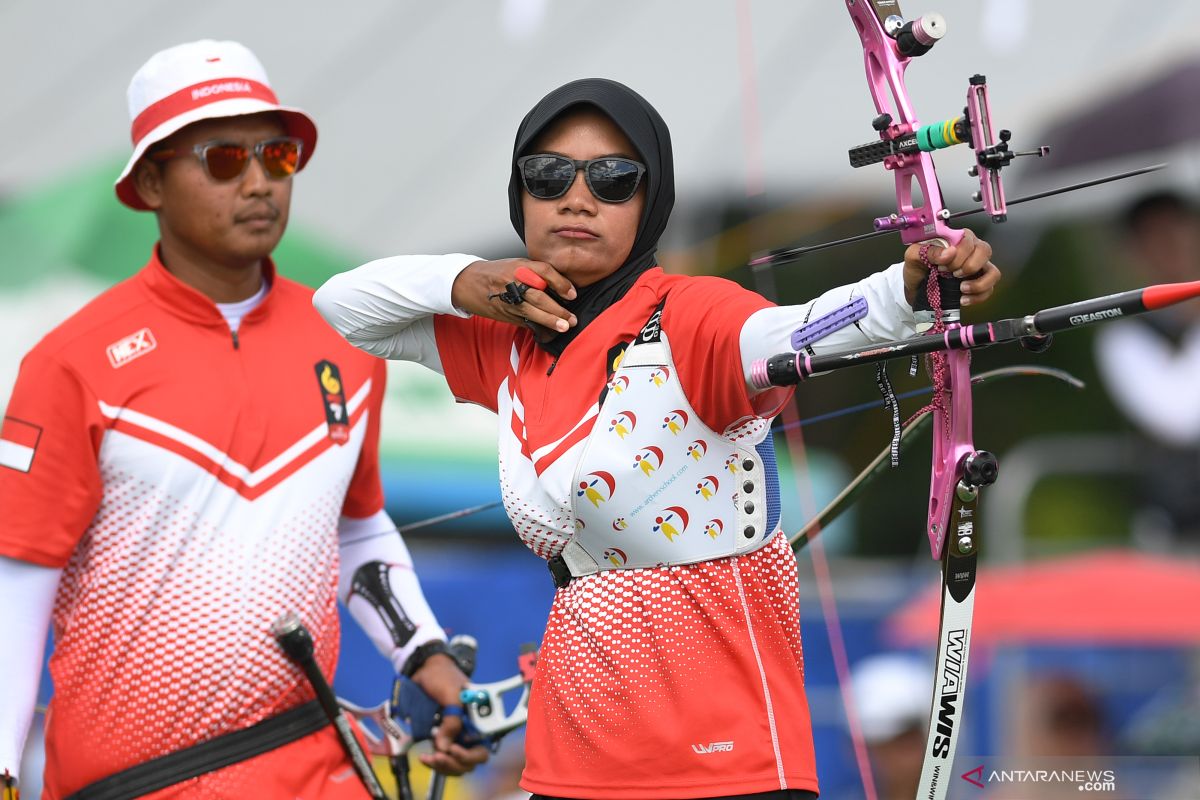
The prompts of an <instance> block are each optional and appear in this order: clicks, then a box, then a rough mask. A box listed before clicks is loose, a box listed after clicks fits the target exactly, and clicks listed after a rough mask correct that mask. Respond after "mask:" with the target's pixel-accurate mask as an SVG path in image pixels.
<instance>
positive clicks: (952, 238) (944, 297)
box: [913, 228, 963, 323]
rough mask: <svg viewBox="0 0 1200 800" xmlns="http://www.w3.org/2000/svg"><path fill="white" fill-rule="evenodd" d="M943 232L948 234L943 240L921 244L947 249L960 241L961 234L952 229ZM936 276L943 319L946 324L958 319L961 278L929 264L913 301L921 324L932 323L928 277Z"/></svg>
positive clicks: (927, 241)
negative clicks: (943, 313)
mask: <svg viewBox="0 0 1200 800" xmlns="http://www.w3.org/2000/svg"><path fill="white" fill-rule="evenodd" d="M939 232H944V233H946V234H948V235H947V236H946V237H945V238H942V237H938V238H935V239H927V240H925V241H924V242H921V244H933V245H937V246H938V247H949V246H950V245H952V244H953V245H957V244H958V243H959V242H961V241H962V237H963V232H962V231H960V230H954V229H952V228H945V229H944V231H939ZM935 273H936V274H937V287H938V293H939V297H940V298H941V303H940V306H941V309H942V311H943V312H946V313H945V315H944V317H943V319H944V320H945V321H946V322H956V321H957V320H958V319H959V316H960V315H959V309H960V308H961V306H962V278H956V277H954V276H953V275H951V274H949V273H946V272H942V271H941V270H940V269H938V268H937V266H935V265H933V264H929V272H928V273H926V274H925V277H924V278H922V279H921V282H920V283H919V284H917V292H916V297H915V298H914V299H913V311H914V312H916V315H917V319H918V320H919V321H921V322H922V323H932V322H933V321H934V319H933V317H934V315H933V308H932V306H930V304H929V289H928V285H929V276H930V275H933V274H935Z"/></svg>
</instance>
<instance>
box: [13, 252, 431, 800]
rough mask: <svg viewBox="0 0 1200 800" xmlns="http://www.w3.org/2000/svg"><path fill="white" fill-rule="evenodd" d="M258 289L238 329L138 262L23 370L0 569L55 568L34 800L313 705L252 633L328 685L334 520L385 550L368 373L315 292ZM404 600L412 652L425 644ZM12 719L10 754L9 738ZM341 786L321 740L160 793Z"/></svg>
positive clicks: (322, 790)
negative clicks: (300, 638)
mask: <svg viewBox="0 0 1200 800" xmlns="http://www.w3.org/2000/svg"><path fill="white" fill-rule="evenodd" d="M265 272H266V274H265V278H266V280H267V281H268V283H269V286H270V288H269V291H268V292H267V294H266V296H265V298H264V299H263V301H262V302H261V304H260V305H259V306H258V307H257V308H255V309H254V310H253V311H251V312H250V313H249V314H247V315H246V316H245V317H244V318H243V319H242V320H241V323H240V327H239V328H238V330H237V333H236V334H233V333H231V330H230V327H229V325H228V324H227V322H226V320H225V318H224V317H223V316H222V315H221V313H220V311H219V310H218V309H217V307H216V306H215V305H214V304H213V303H212V302H211V301H210V300H209V299H208V298H206V297H205V296H203V295H202V294H200V293H199V292H197V291H196V290H194V289H192V288H190V287H189V286H187V285H185V284H183V283H182V282H180V281H179V280H178V279H177V278H175V277H174V276H173V275H171V274H170V273H169V272H168V271H167V270H166V269H165V268H164V267H163V265H162V264H161V263H160V261H159V260H158V257H157V254H156V255H155V257H154V258H152V259H151V261H150V262H149V264H147V265H146V267H145V268H144V269H142V270H141V271H140V272H139V273H138V274H137V275H135V276H134V277H132V278H130V279H128V280H126V281H124V282H122V283H120V284H118V285H117V286H115V287H114V288H112V289H110V290H109V291H107V292H105V293H104V294H103V295H101V296H100V297H98V298H97V299H95V300H94V301H92V302H91V303H89V304H88V305H87V306H86V307H84V308H83V309H82V310H81V311H79V312H78V313H77V314H75V315H74V316H72V317H71V318H70V319H68V320H67V321H66V322H64V323H63V324H62V325H60V326H59V327H58V328H56V329H55V330H54V331H53V332H51V333H50V334H49V335H48V336H47V337H46V338H45V339H43V340H42V341H41V342H40V343H39V344H38V345H37V346H36V347H35V348H34V349H33V350H32V351H31V352H30V353H29V354H28V355H27V356H26V357H25V359H24V361H23V362H22V365H21V371H20V375H19V377H18V380H17V384H16V388H15V389H14V392H13V395H12V398H11V401H10V402H9V404H8V407H7V410H6V412H5V413H6V416H5V420H4V424H3V428H2V429H0V556H2V557H3V558H0V562H4V564H5V565H7V566H9V567H10V568H11V566H12V565H18V566H19V565H21V564H25V565H27V568H26V571H25V572H24V573H20V571H19V570H18V573H19V574H28V572H29V570H31V569H34V565H40V566H41V567H42V568H53V569H61V570H62V573H61V581H59V582H58V589H57V596H56V599H55V602H54V608H53V626H54V628H53V629H54V640H55V648H54V653H53V655H52V656H51V660H50V670H51V675H52V677H53V679H54V696H53V699H52V701H51V703H50V709H49V712H48V715H47V769H46V793H47V795H46V796H48V797H51V798H55V797H60V796H64V795H66V794H69V793H71V792H73V791H75V790H77V789H79V788H81V787H82V786H84V785H86V784H88V783H90V782H93V781H95V780H98V779H100V778H103V777H106V776H108V775H110V774H112V773H115V772H118V771H120V770H121V769H124V768H127V767H129V766H132V765H134V764H138V763H140V762H142V761H145V760H148V759H150V758H153V757H156V756H159V755H163V754H165V753H169V752H172V751H174V750H178V749H182V748H185V747H187V746H189V745H191V744H194V743H196V742H198V741H201V740H204V739H208V738H211V737H213V736H215V735H218V734H221V733H225V732H229V731H232V730H236V729H240V728H244V727H247V726H249V725H252V724H254V723H256V722H258V721H260V720H262V719H264V718H266V717H269V716H272V715H274V714H277V713H279V712H281V711H284V710H286V709H288V708H290V707H292V706H295V705H297V704H299V703H301V702H304V701H306V700H309V699H312V697H313V694H312V692H311V690H310V689H309V687H308V685H307V682H306V680H305V679H304V677H303V675H302V674H301V673H300V672H299V671H298V670H297V668H296V667H295V666H293V665H292V664H290V663H289V662H288V660H287V659H286V658H285V656H284V655H283V653H282V652H281V651H280V649H279V647H278V646H277V645H276V643H275V641H274V640H273V639H272V637H271V634H270V626H271V623H272V622H273V621H274V620H275V619H276V618H278V617H279V616H280V615H281V614H283V613H284V612H286V611H294V612H296V613H298V614H299V615H300V617H301V619H302V620H303V621H304V622H305V624H306V625H307V626H308V628H309V629H310V631H311V632H312V634H313V637H314V639H315V641H316V643H317V651H316V657H317V661H318V663H319V664H320V666H321V668H322V670H323V671H324V672H325V674H326V675H327V676H330V677H332V675H333V672H334V667H335V664H336V661H337V648H338V635H339V634H338V617H337V610H336V601H337V597H338V583H339V576H338V562H339V555H338V547H339V540H338V531H339V520H341V521H342V527H343V528H347V527H348V528H350V529H351V530H353V531H354V532H355V533H356V535H358V537H359V540H360V541H362V540H364V539H365V538H366V537H370V536H372V535H374V534H378V533H386V532H387V531H388V530H389V529H390V530H392V531H393V532H394V527H393V526H391V525H390V523H388V522H387V520H386V517H385V516H383V515H382V508H383V494H382V489H381V484H380V476H379V466H378V465H379V459H378V442H379V424H380V421H379V415H380V408H381V402H382V397H383V392H384V382H385V374H386V373H385V366H386V365H385V363H384V362H382V361H380V360H378V359H376V358H372V357H370V356H368V355H366V354H364V353H362V352H361V351H359V350H356V349H355V348H352V347H350V346H349V345H348V344H346V342H345V341H344V340H343V339H342V338H341V337H339V336H338V335H337V334H336V333H335V332H334V331H332V330H331V329H330V328H329V326H328V325H326V324H325V323H324V322H323V321H322V320H321V319H320V317H319V316H317V315H316V314H315V313H314V312H313V309H312V305H311V295H312V291H311V290H310V289H308V288H306V287H304V286H301V285H300V284H297V283H294V282H292V281H290V280H287V279H286V278H283V277H281V276H278V275H275V272H274V267H273V266H272V265H271V264H270V263H269V262H268V263H267V264H266V269H265ZM381 528H382V529H383V530H380V529H381ZM368 529H370V530H368ZM373 541H374V540H373ZM397 547H398V548H399V550H400V553H399V555H397V556H395V559H397V560H403V559H407V553H406V552H404V551H403V545H402V544H399V543H398V539H397V540H396V543H394V545H393V547H392V548H391V549H392V551H395V550H396V548H397ZM6 559H8V561H6ZM406 568H407V569H408V571H409V572H411V562H409V563H408V564H407V566H406ZM48 574H51V575H53V574H54V573H53V572H49V573H48ZM343 583H344V584H346V583H348V576H344V577H343ZM345 593H346V591H345V589H343V595H344V594H345ZM423 602H424V601H423V598H422V599H421V600H420V603H419V605H421V608H419V609H416V610H415V611H414V616H419V617H421V619H422V620H427V621H428V623H429V624H428V625H427V630H425V631H423V632H422V635H421V637H420V639H421V640H424V639H428V638H434V637H435V636H436V637H440V636H442V633H441V631H440V629H436V623H435V622H432V617H431V615H430V614H429V613H428V608H427V607H425V606H424V605H423ZM351 607H352V609H353V608H354V604H352V606H351ZM410 611H413V609H410ZM379 625H380V627H382V623H379ZM44 635H45V634H44V630H43V632H42V634H41V637H40V638H41V639H43V640H44ZM418 643H419V641H413V642H412V646H413V647H415V645H416V644H418ZM40 644H41V642H40V641H38V640H37V639H35V640H34V642H33V643H32V645H34V646H35V649H37V650H38V651H39V652H40ZM407 649H409V650H411V647H410V648H407ZM14 656H19V657H21V658H24V656H25V653H23V652H21V653H16V654H14ZM33 659H34V661H33V663H34V668H35V669H36V668H37V665H38V664H39V663H40V661H39V660H38V659H37V656H36V655H34V656H33ZM9 691H14V689H13V688H12V687H4V692H3V693H4V694H7V692H9ZM5 702H6V704H9V706H10V709H11V708H14V707H20V706H22V705H24V704H25V703H26V702H27V703H28V704H29V706H31V705H32V698H31V697H11V696H7V697H5ZM11 715H12V712H11V710H10V711H9V712H6V713H3V714H0V718H3V719H0V722H3V723H4V724H3V725H0V727H3V728H4V730H2V731H0V734H3V737H2V738H3V741H4V744H5V745H6V747H5V749H8V748H11V747H12V744H11V743H12V741H13V740H14V739H15V740H16V741H17V742H18V744H17V747H19V741H20V739H22V738H23V735H24V734H23V728H22V729H21V730H18V731H17V732H16V733H15V734H14V733H13V729H16V728H20V727H21V721H20V720H16V721H14V720H13V719H12V718H11ZM0 755H4V756H5V757H8V758H11V757H12V753H11V752H6V753H2V754H0ZM12 766H13V767H15V766H16V765H15V764H13V765H12ZM347 776H352V773H351V772H350V771H349V764H348V762H346V760H345V756H344V754H343V753H342V751H341V748H340V746H339V744H338V742H337V739H336V737H335V736H334V735H333V732H332V729H326V730H324V731H321V732H318V733H316V734H312V735H311V736H309V737H306V738H305V739H301V740H299V741H297V742H295V743H293V744H292V745H289V746H287V747H285V748H282V749H280V750H277V751H273V752H271V753H268V754H265V755H264V756H261V757H259V759H255V760H253V761H251V762H246V763H243V764H240V765H234V766H232V767H229V768H226V769H223V770H220V771H218V772H215V773H212V774H210V775H209V776H205V777H203V778H199V779H196V780H194V781H190V782H188V783H187V784H186V785H184V786H180V787H176V788H175V789H170V790H164V792H163V793H162V794H161V795H157V796H164V797H167V796H174V793H175V792H176V791H184V792H187V791H191V792H193V793H196V795H195V796H198V795H199V794H203V795H204V796H206V797H237V796H247V795H249V794H251V793H252V792H253V793H256V794H258V795H259V796H263V797H281V798H284V797H286V798H292V797H295V796H298V795H303V796H305V797H360V796H363V794H362V788H361V786H359V785H357V784H358V782H357V781H356V780H355V779H353V778H352V777H350V779H349V780H347V779H346V778H347ZM339 786H341V787H342V788H338V787H339Z"/></svg>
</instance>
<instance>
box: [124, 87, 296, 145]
mask: <svg viewBox="0 0 1200 800" xmlns="http://www.w3.org/2000/svg"><path fill="white" fill-rule="evenodd" d="M235 98H239V99H241V98H248V99H251V100H263V101H266V102H268V103H274V104H275V105H278V104H279V100H278V99H277V98H276V97H275V93H274V92H273V91H271V87H270V86H267V85H266V84H265V83H259V82H258V81H252V80H249V79H247V78H217V79H216V80H211V81H203V82H201V83H195V84H192V85H191V86H188V87H185V88H183V89H180V90H179V91H178V92H175V93H174V94H170V95H167V96H166V97H164V98H163V99H162V100H159V101H158V102H156V103H151V104H150V105H148V106H146V109H145V110H144V111H142V113H140V114H138V115H137V119H135V120H134V121H133V126H132V128H131V131H130V133H131V135H132V137H133V143H134V145H136V144H137V143H138V142H140V141H141V140H142V137H143V136H145V135H146V134H147V133H149V132H150V131H152V130H154V129H155V128H157V127H158V126H159V125H162V124H163V123H164V122H167V121H168V120H171V119H173V118H175V117H177V116H179V115H180V114H184V113H186V112H188V111H191V110H192V109H195V108H200V107H201V106H206V105H208V104H209V103H215V102H217V101H218V100H231V99H235Z"/></svg>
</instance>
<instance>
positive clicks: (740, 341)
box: [314, 79, 1000, 799]
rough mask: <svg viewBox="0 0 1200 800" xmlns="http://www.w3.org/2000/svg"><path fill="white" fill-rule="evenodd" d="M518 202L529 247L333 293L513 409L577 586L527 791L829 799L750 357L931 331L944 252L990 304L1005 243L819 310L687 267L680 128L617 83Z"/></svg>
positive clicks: (459, 384) (478, 394) (599, 89)
mask: <svg viewBox="0 0 1200 800" xmlns="http://www.w3.org/2000/svg"><path fill="white" fill-rule="evenodd" d="M508 194H509V209H510V216H511V218H512V223H513V227H514V228H515V229H516V232H517V234H518V235H519V236H520V237H521V238H522V239H523V240H524V242H525V245H526V247H527V250H528V256H529V257H528V259H509V260H503V261H486V260H482V259H479V258H478V257H476V256H470V255H449V256H438V257H430V256H401V257H396V258H387V259H383V260H380V261H375V262H372V263H369V264H366V265H364V266H362V267H359V268H358V269H355V270H352V271H350V272H347V273H344V274H342V275H338V276H336V277H334V278H333V279H331V280H330V281H329V282H328V283H327V284H326V285H325V286H324V287H322V288H321V289H320V290H319V291H318V292H317V295H316V297H315V300H314V302H315V304H316V306H317V309H318V310H319V311H320V312H321V314H322V315H324V317H325V318H326V319H327V320H328V321H329V322H330V323H331V324H332V325H333V326H334V327H335V328H336V329H337V330H338V331H339V332H341V333H342V334H343V335H344V336H345V337H346V338H347V339H348V340H349V341H350V342H351V343H353V344H355V345H356V346H358V347H360V348H362V349H364V350H366V351H368V352H370V353H373V354H375V355H378V356H382V357H385V358H391V359H405V360H411V361H417V362H420V363H422V364H424V365H425V366H427V367H429V368H431V369H434V370H436V371H438V372H439V373H441V374H443V375H444V376H445V378H446V382H447V384H448V385H449V387H450V390H451V391H452V392H453V393H454V395H455V397H456V398H458V399H459V400H461V401H464V402H472V403H477V404H479V405H483V406H486V407H487V408H490V409H491V410H492V411H494V412H496V413H497V414H498V415H499V417H500V422H501V424H500V426H499V431H500V432H499V449H500V453H499V456H500V483H501V488H502V494H503V497H504V503H505V507H506V509H507V511H508V515H509V517H510V519H511V520H512V524H513V526H514V528H515V529H516V531H517V533H518V535H519V536H520V537H521V539H522V541H523V542H524V543H525V544H526V545H527V546H528V547H529V548H530V549H531V550H533V552H534V553H536V554H537V555H539V556H541V557H542V558H544V559H547V560H548V561H549V562H550V567H551V572H552V574H553V575H554V577H555V582H556V584H557V585H558V591H557V593H556V594H555V598H554V602H553V606H552V608H551V611H550V617H549V620H548V622H547V627H546V633H545V638H544V640H543V642H542V648H541V651H540V655H539V661H538V676H537V681H536V683H535V687H534V690H533V694H532V698H531V701H530V705H529V722H528V731H527V734H526V742H527V745H526V746H527V766H526V769H525V773H524V776H523V780H522V786H523V787H524V788H525V789H527V790H528V791H530V792H533V793H534V794H535V796H537V797H546V798H594V797H609V798H631V799H632V798H732V797H743V796H753V797H761V798H812V797H815V796H816V792H817V776H816V767H815V757H814V753H813V743H812V732H811V725H810V723H809V717H808V705H807V700H806V698H805V694H804V685H803V656H802V653H801V647H800V627H799V615H798V588H797V577H796V566H795V560H794V557H793V555H792V551H791V549H790V547H789V546H788V542H787V538H786V536H784V535H783V533H782V531H781V529H780V523H779V486H778V477H777V475H776V469H775V458H774V451H773V449H772V446H771V438H770V436H769V427H770V422H771V419H772V418H773V417H774V416H775V415H776V414H777V413H778V412H779V411H780V409H781V407H782V405H783V404H784V403H785V402H786V401H787V400H788V399H789V396H790V395H789V392H790V390H783V389H769V390H766V391H761V390H758V389H756V388H755V384H754V382H753V381H752V379H751V377H752V376H751V366H752V364H753V363H754V362H755V360H756V359H759V358H762V357H765V356H770V355H773V354H775V353H778V352H781V351H784V350H786V349H790V347H789V342H790V338H791V334H792V332H793V331H794V330H796V329H797V328H800V327H803V326H805V325H806V324H809V323H812V322H815V321H817V320H819V319H820V318H822V317H823V316H825V315H826V314H828V313H829V312H831V311H834V310H837V309H839V308H842V307H843V306H845V305H846V304H848V303H852V302H854V301H859V300H860V299H861V300H865V303H866V306H867V311H866V313H865V316H862V317H861V318H860V319H858V320H857V321H855V322H854V323H853V324H851V325H847V326H845V327H842V328H841V329H839V330H837V331H836V332H833V333H831V334H829V335H827V336H825V337H824V338H822V339H821V340H820V341H819V342H817V343H815V344H813V345H812V347H813V348H814V350H816V351H818V352H820V351H833V350H838V349H844V348H848V347H852V346H859V345H863V344H866V343H868V342H871V341H881V340H890V339H899V338H904V337H906V336H910V335H913V334H914V333H915V325H916V320H915V318H914V315H913V310H912V300H913V297H914V295H915V290H916V287H917V285H918V283H919V282H920V280H921V279H922V278H923V277H924V276H925V274H926V272H927V271H928V269H929V267H928V266H927V265H926V263H932V264H936V265H938V266H939V268H941V269H943V270H945V271H948V272H951V273H953V274H954V275H956V276H958V277H960V278H963V279H964V282H963V284H962V291H963V304H964V305H970V304H973V303H978V302H980V301H982V300H985V299H986V298H988V297H989V296H990V295H991V293H992V291H993V288H994V287H995V285H996V282H997V281H998V280H999V277H1000V273H999V271H998V270H997V269H996V267H995V266H994V265H992V264H991V263H990V261H989V257H990V254H991V248H990V247H989V246H988V245H987V244H986V243H985V242H983V241H980V240H979V239H977V238H976V237H975V236H974V235H973V234H971V233H969V232H967V233H966V235H965V237H964V238H963V240H962V242H961V243H960V244H959V245H958V246H957V247H949V248H945V249H942V248H939V247H936V246H934V247H930V248H928V250H927V257H928V262H923V261H922V260H921V258H920V255H919V253H918V250H919V248H918V247H917V246H915V245H914V246H911V247H909V248H908V250H907V251H906V253H905V259H904V263H902V264H895V265H893V266H891V267H889V268H888V269H886V270H883V271H881V272H878V273H875V274H873V275H871V276H869V277H867V278H865V279H863V280H861V281H859V282H857V283H854V284H850V285H848V286H843V287H840V288H837V289H833V290H831V291H829V292H826V293H825V294H823V295H821V296H820V297H818V298H817V299H816V300H813V301H811V302H809V303H806V304H803V305H798V306H786V307H776V306H774V305H772V304H771V303H769V302H768V301H767V300H765V299H763V298H762V297H760V296H759V295H757V294H754V293H753V292H750V291H747V290H745V289H743V288H741V287H739V286H738V285H736V284H734V283H731V282H729V281H726V280H722V279H718V278H712V277H689V276H683V275H668V274H666V273H664V272H663V271H662V269H661V268H659V267H658V266H657V263H656V259H655V248H656V246H657V243H658V240H659V237H660V235H661V234H662V232H663V230H664V229H665V227H666V225H667V220H668V217H669V216H670V212H671V208H672V205H673V203H674V194H675V193H674V174H673V167H672V154H671V140H670V134H669V132H668V130H667V126H666V124H665V123H664V122H663V120H662V118H661V117H660V116H659V114H658V113H657V111H655V109H654V108H653V107H652V106H651V105H650V104H649V103H648V102H646V100H644V99H643V98H642V97H641V96H639V95H638V94H636V93H635V92H633V91H632V90H630V89H629V88H627V87H625V86H623V85H621V84H619V83H615V82H613V81H608V80H600V79H588V80H580V81H575V82H573V83H569V84H567V85H565V86H562V87H560V88H558V89H556V90H554V91H553V92H551V93H550V94H548V95H547V96H546V97H544V98H543V99H542V100H541V101H540V102H538V104H537V105H536V106H534V108H533V110H532V111H530V112H529V114H528V115H527V116H526V117H525V119H524V120H523V121H522V123H521V125H520V128H519V130H518V132H517V137H516V143H515V146H514V148H513V161H512V175H511V179H510V182H509V189H508ZM859 305H861V302H860V303H859ZM455 747H457V746H455ZM437 757H438V758H444V759H447V760H452V759H454V758H456V757H457V754H456V752H455V750H454V748H453V747H451V748H445V750H444V752H441V753H439V754H438V755H437Z"/></svg>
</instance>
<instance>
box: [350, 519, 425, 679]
mask: <svg viewBox="0 0 1200 800" xmlns="http://www.w3.org/2000/svg"><path fill="white" fill-rule="evenodd" d="M338 537H339V539H340V544H339V548H338V549H339V551H340V554H341V568H340V571H339V576H338V597H340V598H341V599H342V602H343V603H345V604H346V608H347V609H349V611H350V615H351V616H353V617H354V621H355V622H357V623H358V624H359V627H361V628H362V629H363V630H364V631H365V632H366V634H367V636H369V637H370V638H371V641H372V642H374V643H375V647H376V648H378V650H379V652H380V653H382V654H383V655H384V657H385V658H387V659H388V660H390V661H391V662H392V666H394V667H395V668H396V671H397V672H399V671H400V669H401V668H402V667H403V666H404V662H405V661H407V660H408V657H409V656H411V655H412V653H413V651H414V650H416V649H417V648H418V647H420V646H421V645H423V644H425V643H426V642H428V641H430V640H432V639H442V640H445V638H446V632H445V631H443V630H442V628H441V626H440V625H438V622H437V618H436V617H434V615H433V611H432V610H431V609H430V608H429V603H427V602H426V601H425V595H424V593H423V592H422V591H421V584H420V583H419V582H418V581H417V575H416V572H414V571H413V562H412V557H411V556H410V555H409V553H408V547H407V546H406V545H405V544H404V539H402V538H401V537H400V532H399V531H398V530H396V526H395V524H394V523H393V522H392V520H391V517H389V516H388V515H387V512H385V511H380V512H378V513H377V514H375V515H373V516H370V517H366V518H364V519H353V518H351V517H342V518H341V520H340V522H339V523H338Z"/></svg>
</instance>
